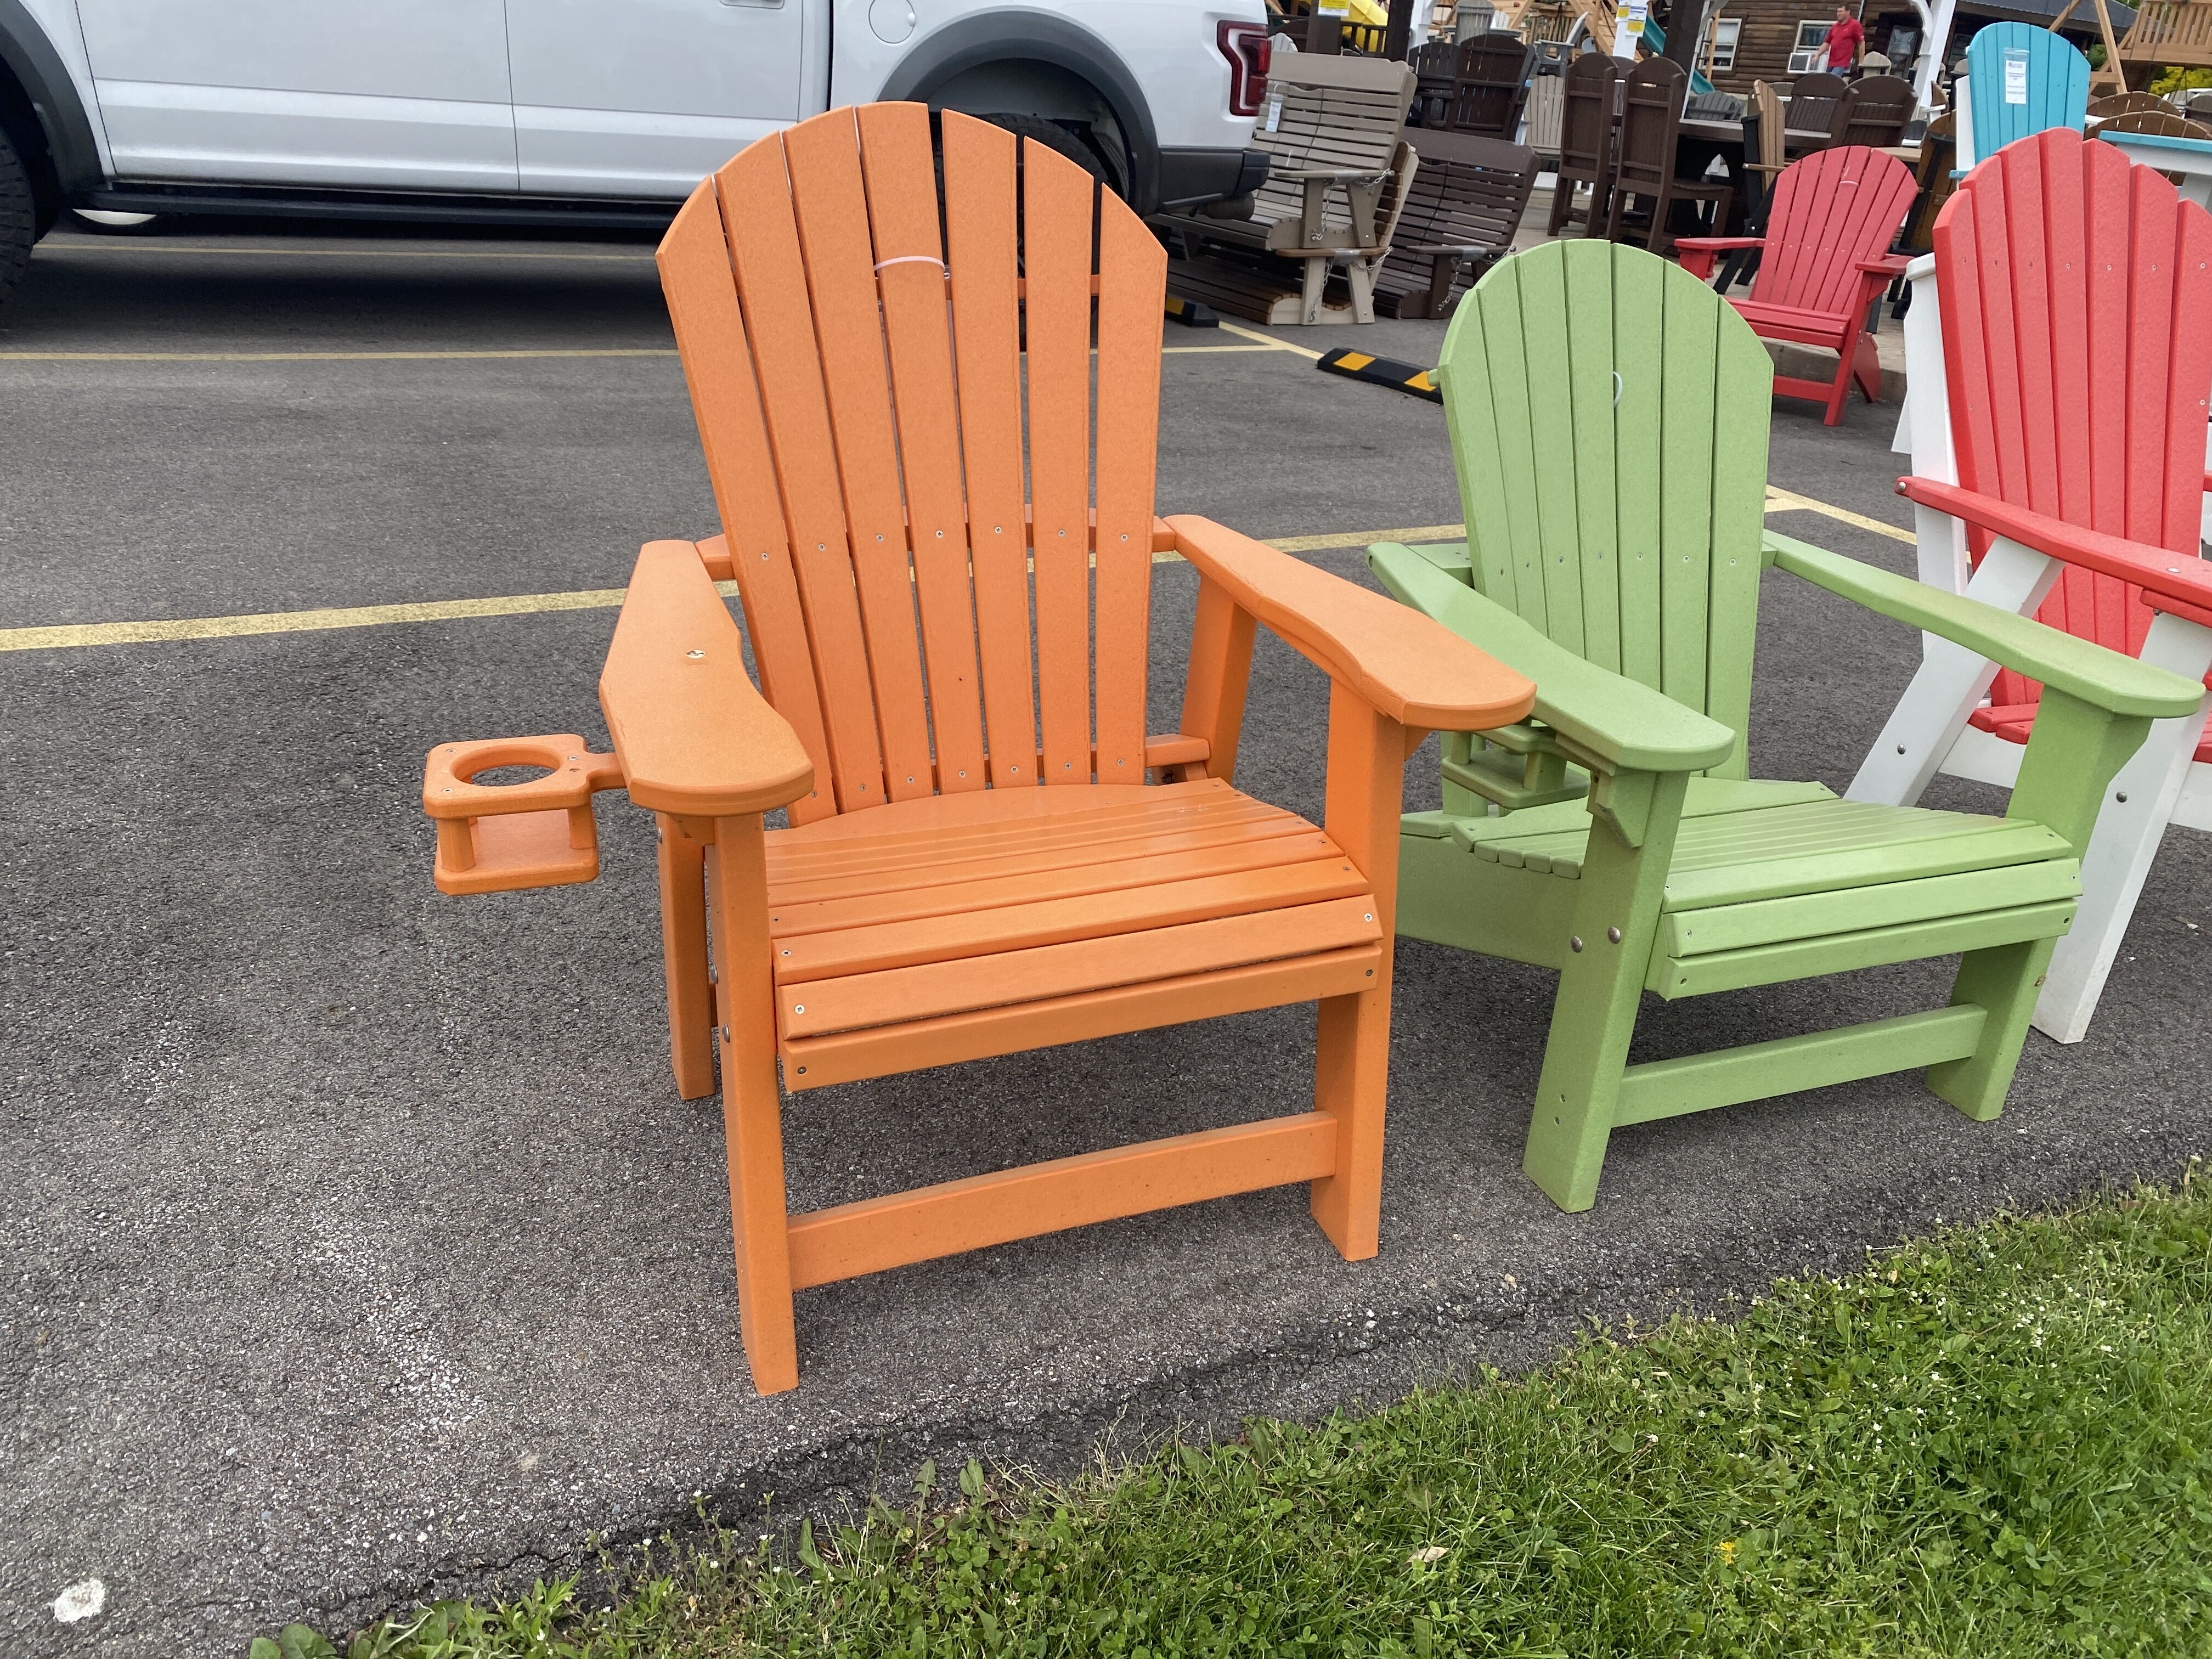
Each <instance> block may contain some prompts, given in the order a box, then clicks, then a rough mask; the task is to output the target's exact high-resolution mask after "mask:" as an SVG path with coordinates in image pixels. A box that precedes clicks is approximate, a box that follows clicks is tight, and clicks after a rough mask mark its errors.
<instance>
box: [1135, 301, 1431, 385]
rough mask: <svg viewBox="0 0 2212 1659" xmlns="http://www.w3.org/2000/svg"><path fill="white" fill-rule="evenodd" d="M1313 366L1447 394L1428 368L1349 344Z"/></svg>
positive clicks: (1376, 382) (1335, 372)
mask: <svg viewBox="0 0 2212 1659" xmlns="http://www.w3.org/2000/svg"><path fill="white" fill-rule="evenodd" d="M1169 303H1170V305H1172V304H1173V303H1174V301H1169ZM1314 367H1315V368H1319V369H1325V370H1327V371H1328V373H1329V374H1343V375H1346V376H1348V377H1350V378H1351V379H1352V380H1372V381H1373V382H1374V383H1375V384H1376V385H1377V386H1395V387H1397V388H1398V390H1399V391H1401V392H1412V393H1413V395H1414V396H1415V397H1416V398H1427V399H1428V400H1429V401H1430V402H1431V403H1432V404H1440V403H1442V402H1443V400H1444V394H1443V392H1439V391H1437V383H1436V380H1435V379H1434V378H1433V377H1432V376H1431V374H1430V372H1429V371H1428V370H1427V369H1425V368H1419V367H1418V366H1417V365H1415V364H1413V363H1401V362H1395V361H1393V360H1392V359H1390V358H1389V357H1372V356H1369V355H1368V354H1367V353H1365V352H1364V351H1354V350H1352V349H1351V348H1349V347H1348V346H1340V347H1338V348H1337V349H1335V350H1334V351H1331V352H1326V353H1324V354H1323V355H1322V359H1321V361H1320V362H1317V363H1316V364H1315V365H1314Z"/></svg>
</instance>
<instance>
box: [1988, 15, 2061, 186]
mask: <svg viewBox="0 0 2212 1659" xmlns="http://www.w3.org/2000/svg"><path fill="white" fill-rule="evenodd" d="M1965 103H1966V111H1965V112H1966V116H1967V117H1968V120H1967V121H1966V122H1962V123H1961V132H1960V144H1959V149H1960V155H1959V172H1960V173H1967V172H1970V171H1972V168H1973V166H1974V164H1975V163H1976V162H1978V161H1985V160H1987V159H1988V158H1989V157H1990V156H1992V155H1996V153H1997V152H1998V151H1999V150H2001V149H2003V148H2004V147H2005V146H2006V145H2007V144H2009V143H2012V142H2013V141H2014V140H2015V139H2017V138H2027V137H2032V136H2033V135H2034V134H2036V133H2039V132H2042V131H2045V130H2046V129H2048V128H2051V127H2071V128H2073V129H2074V131H2076V132H2080V131H2082V129H2083V128H2084V127H2085V126H2086V125H2087V122H2088V118H2089V60H2088V59H2087V58H2084V57H2083V56H2082V55H2081V53H2080V52H2078V51H2076V50H2075V47H2074V46H2073V44H2072V42H2070V41H2069V40H2065V39H2064V38H2063V36H2060V35H2057V34H2053V33H2051V31H2050V30H2049V29H2045V28H2036V27H2032V26H2031V25H2029V24H2027V23H1991V24H1990V26H1989V27H1986V28H1984V29H1982V30H1980V31H1979V32H1978V33H1976V34H1975V36H1974V38H1973V40H1972V41H1970V42H1969V43H1968V44H1967V46H1966V95H1965ZM1970 145H1971V149H1970V148H1969V146H1970Z"/></svg>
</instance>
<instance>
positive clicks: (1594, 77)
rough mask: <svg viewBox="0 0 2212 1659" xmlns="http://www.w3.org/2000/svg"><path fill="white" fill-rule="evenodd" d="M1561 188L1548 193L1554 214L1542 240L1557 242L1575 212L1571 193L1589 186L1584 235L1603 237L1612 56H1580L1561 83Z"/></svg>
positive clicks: (1613, 90)
mask: <svg viewBox="0 0 2212 1659" xmlns="http://www.w3.org/2000/svg"><path fill="white" fill-rule="evenodd" d="M1560 80H1561V82H1562V85H1563V88H1564V90H1563V91H1562V93H1561V94H1560V101H1561V106H1562V107H1561V112H1560V116H1559V171H1558V180H1559V182H1558V183H1556V184H1555V185H1553V187H1552V211H1551V216H1550V217H1549V219H1548V220H1547V222H1546V223H1545V227H1544V229H1545V234H1547V235H1551V236H1557V235H1558V234H1559V233H1560V232H1561V231H1562V230H1564V229H1565V228H1566V225H1567V220H1568V218H1569V216H1571V214H1572V213H1573V211H1574V205H1575V192H1576V191H1577V189H1578V188H1579V187H1580V186H1582V185H1589V192H1590V199H1589V214H1588V216H1587V217H1586V219H1585V221H1584V223H1583V234H1584V235H1585V236H1601V235H1603V234H1605V214H1606V204H1607V198H1608V197H1610V196H1611V194H1612V191H1613V151H1614V137H1613V118H1614V116H1615V115H1616V114H1617V113H1618V112H1619V108H1620V64H1619V63H1618V62H1617V61H1616V60H1615V59H1614V58H1612V57H1611V56H1610V55H1608V54H1606V53H1602V52H1584V53H1583V55H1582V56H1580V57H1579V58H1574V59H1573V60H1571V62H1570V63H1569V64H1567V71H1566V73H1565V75H1564V76H1561V77H1560Z"/></svg>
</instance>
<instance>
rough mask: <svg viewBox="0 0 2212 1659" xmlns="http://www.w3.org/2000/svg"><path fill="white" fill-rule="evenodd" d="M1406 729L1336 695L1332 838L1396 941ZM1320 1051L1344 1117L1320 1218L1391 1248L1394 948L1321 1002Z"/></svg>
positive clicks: (1328, 1097) (1325, 1227) (1366, 1244)
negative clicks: (1387, 1145)
mask: <svg viewBox="0 0 2212 1659" xmlns="http://www.w3.org/2000/svg"><path fill="white" fill-rule="evenodd" d="M1407 749H1408V744H1407V731H1406V728H1405V727H1404V726H1401V725H1399V724H1398V722H1397V721H1395V720H1391V719H1389V717H1388V716H1387V715H1384V714H1378V713H1377V712H1376V710H1375V708H1373V707H1372V706H1371V705H1370V704H1369V703H1368V702H1366V700H1365V699H1364V698H1363V697H1361V696H1359V695H1358V693H1357V692H1355V691H1353V690H1350V689H1349V688H1348V687H1346V686H1345V685H1343V684H1340V683H1336V682H1331V684H1330V687H1329V696H1328V797H1327V820H1328V834H1329V839H1331V840H1332V841H1334V842H1335V843H1336V844H1337V845H1338V846H1339V847H1340V848H1342V849H1343V850H1344V852H1345V854H1346V856H1347V857H1348V858H1350V859H1351V860H1352V864H1353V866H1354V867H1356V868H1357V869H1358V872H1359V873H1360V874H1361V875H1363V876H1364V877H1365V878H1367V881H1368V883H1369V884H1370V886H1371V887H1372V888H1373V890H1374V897H1375V913H1376V914H1375V920H1376V922H1377V923H1379V924H1380V925H1381V927H1382V928H1383V939H1385V940H1386V941H1387V940H1389V939H1394V938H1395V936H1396V917H1395V900H1396V897H1397V890H1398V814H1399V811H1400V808H1401V805H1402V804H1403V799H1402V798H1403V793H1404V783H1405V770H1406V757H1407ZM1389 1074H1390V952H1389V950H1388V949H1385V950H1384V951H1383V954H1382V957H1381V960H1380V961H1379V962H1378V963H1376V968H1375V983H1374V985H1373V986H1372V987H1370V989H1367V990H1364V991H1361V992H1358V993H1357V994H1353V995H1351V996H1340V997H1328V998H1324V999H1323V1000H1322V1003H1321V1012H1320V1018H1319V1021H1318V1029H1317V1031H1316V1045H1315V1054H1314V1106H1315V1109H1316V1110H1318V1111H1323V1112H1327V1113H1328V1115H1330V1116H1332V1117H1334V1119H1335V1120H1336V1125H1337V1128H1336V1167H1335V1169H1334V1170H1333V1171H1332V1172H1331V1173H1329V1174H1328V1175H1326V1176H1322V1178H1321V1179H1320V1180H1318V1181H1316V1182H1314V1183H1313V1188H1312V1206H1313V1216H1314V1219H1315V1221H1316V1222H1317V1223H1319V1224H1320V1226H1321V1230H1322V1231H1323V1232H1324V1233H1326V1234H1328V1239H1329V1243H1332V1244H1334V1245H1335V1246H1336V1248H1337V1250H1338V1252H1339V1254H1340V1255H1342V1256H1343V1257H1344V1258H1345V1260H1346V1261H1365V1260H1367V1258H1369V1257H1370V1256H1371V1255H1375V1254H1376V1252H1377V1251H1378V1250H1380V1249H1382V1222H1383V1109H1384V1103H1385V1097H1386V1095H1387V1093H1388V1090H1389Z"/></svg>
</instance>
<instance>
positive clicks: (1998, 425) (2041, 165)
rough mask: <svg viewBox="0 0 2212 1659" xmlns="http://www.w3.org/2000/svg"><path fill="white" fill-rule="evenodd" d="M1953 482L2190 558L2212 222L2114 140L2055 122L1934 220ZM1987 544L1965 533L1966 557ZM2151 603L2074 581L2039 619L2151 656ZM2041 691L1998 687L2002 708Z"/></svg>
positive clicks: (2129, 591)
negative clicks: (2098, 139) (2090, 138)
mask: <svg viewBox="0 0 2212 1659" xmlns="http://www.w3.org/2000/svg"><path fill="white" fill-rule="evenodd" d="M1935 240H1936V264H1937V270H1938V273H1939V276H1938V282H1937V293H1938V295H1939V296H1940V301H1941V304H1942V313H1943V356H1944V373H1945V376H1946V380H1947V382H1948V389H1949V393H1950V404H1951V431H1952V439H1953V444H1954V450H1955V452H1956V453H1957V457H1958V465H1959V481H1960V483H1962V484H1964V485H1965V486H1966V488H1967V489H1973V490H1977V491H1979V492H1981V493H1983V494H1984V495H1995V496H1997V497H1999V498H2000V499H2002V500H2003V501H2009V502H2012V503H2014V504H2015V505H2016V506H2021V507H2029V508H2032V509H2033V510H2034V511H2036V512H2038V513H2049V514H2050V515H2051V516H2052V517H2054V518H2059V519H2063V520H2066V521H2067V522H2068V523H2069V524H2075V525H2080V526H2082V527H2084V528H2086V529H2091V530H2098V531H2102V532H2105V533H2106V534H2109V535H2118V536H2125V537H2128V538H2131V539H2133V540H2136V541H2139V542H2144V543H2148V544H2151V545H2153V546H2156V547H2163V548H2166V549H2167V550H2170V551H2172V552H2175V553H2179V554H2185V555H2187V556H2191V557H2195V556H2197V550H2198V545H2199V543H2198V534H2199V527H2200V524H2201V517H2200V515H2201V513H2202V508H2203V481H2204V442H2205V422H2206V418H2207V415H2208V406H2212V215H2208V214H2207V213H2206V212H2205V211H2204V210H2203V209H2202V208H2200V207H2197V205H2195V204H2193V203H2188V202H2184V201H2183V200H2181V199H2180V197H2179V192H2177V191H2176V190H2175V189H2174V187H2173V185H2171V184H2169V183H2168V182H2167V181H2166V179H2163V178H2162V177H2160V175H2159V174H2158V173H2156V172H2154V170H2153V169H2151V168H2149V167H2137V166H2135V165H2133V164H2132V163H2130V161H2128V160H2127V158H2126V157H2125V156H2124V155H2122V154H2121V153H2119V152H2118V150H2116V149H2113V148H2112V146H2111V145H2108V144H2102V143H2089V142H2085V141H2084V140H2083V139H2082V137H2081V135H2080V134H2079V133H2077V132H2075V131H2072V130H2071V129H2069V128H2065V127H2055V128H2051V129H2050V130H2048V131H2043V132H2039V133H2036V134H2034V135H2033V136H2032V137H2027V138H2023V139H2021V140H2020V141H2019V142H2018V143H2013V144H2009V145H2007V146H2006V147H2005V148H2004V149H2002V150H2000V151H1999V152H1998V153H1997V154H1996V155H1993V156H1991V157H1990V158H1989V159H1988V160H1987V161H1984V162H1983V163H1982V165H1981V166H1979V167H1977V168H1976V169H1975V170H1974V171H1973V172H1972V173H1971V174H1969V175H1968V176H1967V177H1966V179H1964V180H1963V181H1962V182H1961V183H1960V185H1959V188H1958V189H1957V190H1956V191H1954V192H1953V195H1952V197H1951V199H1950V201H1949V202H1948V203H1947V204H1945V205H1944V208H1943V211H1942V216H1940V217H1939V218H1938V219H1937V221H1936V239H1935ZM1986 548H1987V538H1985V537H1979V536H1978V537H1976V538H1974V544H1973V546H1972V556H1973V557H1974V558H1975V559H1976V561H1977V562H1978V560H1979V559H1980V557H1981V555H1982V553H1983V552H1984V551H1985V550H1986ZM2141 594H2142V590H2141V589H2140V588H2137V587H2135V586H2132V585H2131V584H2128V583H2124V582H2122V581H2120V580H2118V579H2116V578H2114V577H2110V576H2100V575H2096V574H2093V573H2091V572H2088V571H2086V570H2079V569H2074V568H2069V569H2068V570H2067V571H2066V573H2065V574H2064V575H2063V578H2062V579H2061V580H2060V582H2059V584H2058V586H2057V587H2056V588H2054V589H2053V590H2052V591H2051V597H2050V598H2049V599H2047V600H2046V601H2045V604H2044V607H2043V609H2042V611H2040V612H2039V616H2040V618H2041V620H2043V621H2044V622H2045V623H2049V624H2050V625H2051V626H2052V627H2055V628H2062V629H2065V630H2066V631H2067V632H2068V633H2070V634H2073V635H2076V636H2078V637H2080V638H2083V639H2088V640H2094V641H2097V642H2098V643H2100V644H2102V645H2106V646H2109V647H2112V648H2114V649H2116V650H2122V651H2126V652H2129V653H2134V652H2136V651H2138V650H2140V649H2141V648H2142V641H2143V635H2145V634H2146V633H2148V631H2149V629H2150V612H2149V611H2148V610H2147V609H2146V608H2145V607H2144V606H2143V605H2141V604H2140V603H2138V600H2139V599H2140V598H2141ZM2037 689H2038V688H2037V687H2036V686H2035V684H2033V682H2032V681H2027V680H2024V679H2022V678H2021V677H2020V676H2018V675H2016V674H2014V673H2011V672H2010V671H2006V672H2004V673H2002V674H2000V675H1999V676H1998V679H1997V684H1996V687H1995V689H1994V690H1993V691H1992V693H1991V701H1992V702H1993V704H1994V705H1996V707H1999V708H2007V707H2018V706H2020V705H2022V704H2026V703H2029V702H2033V701H2034V700H2035V696H2036V694H2037Z"/></svg>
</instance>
